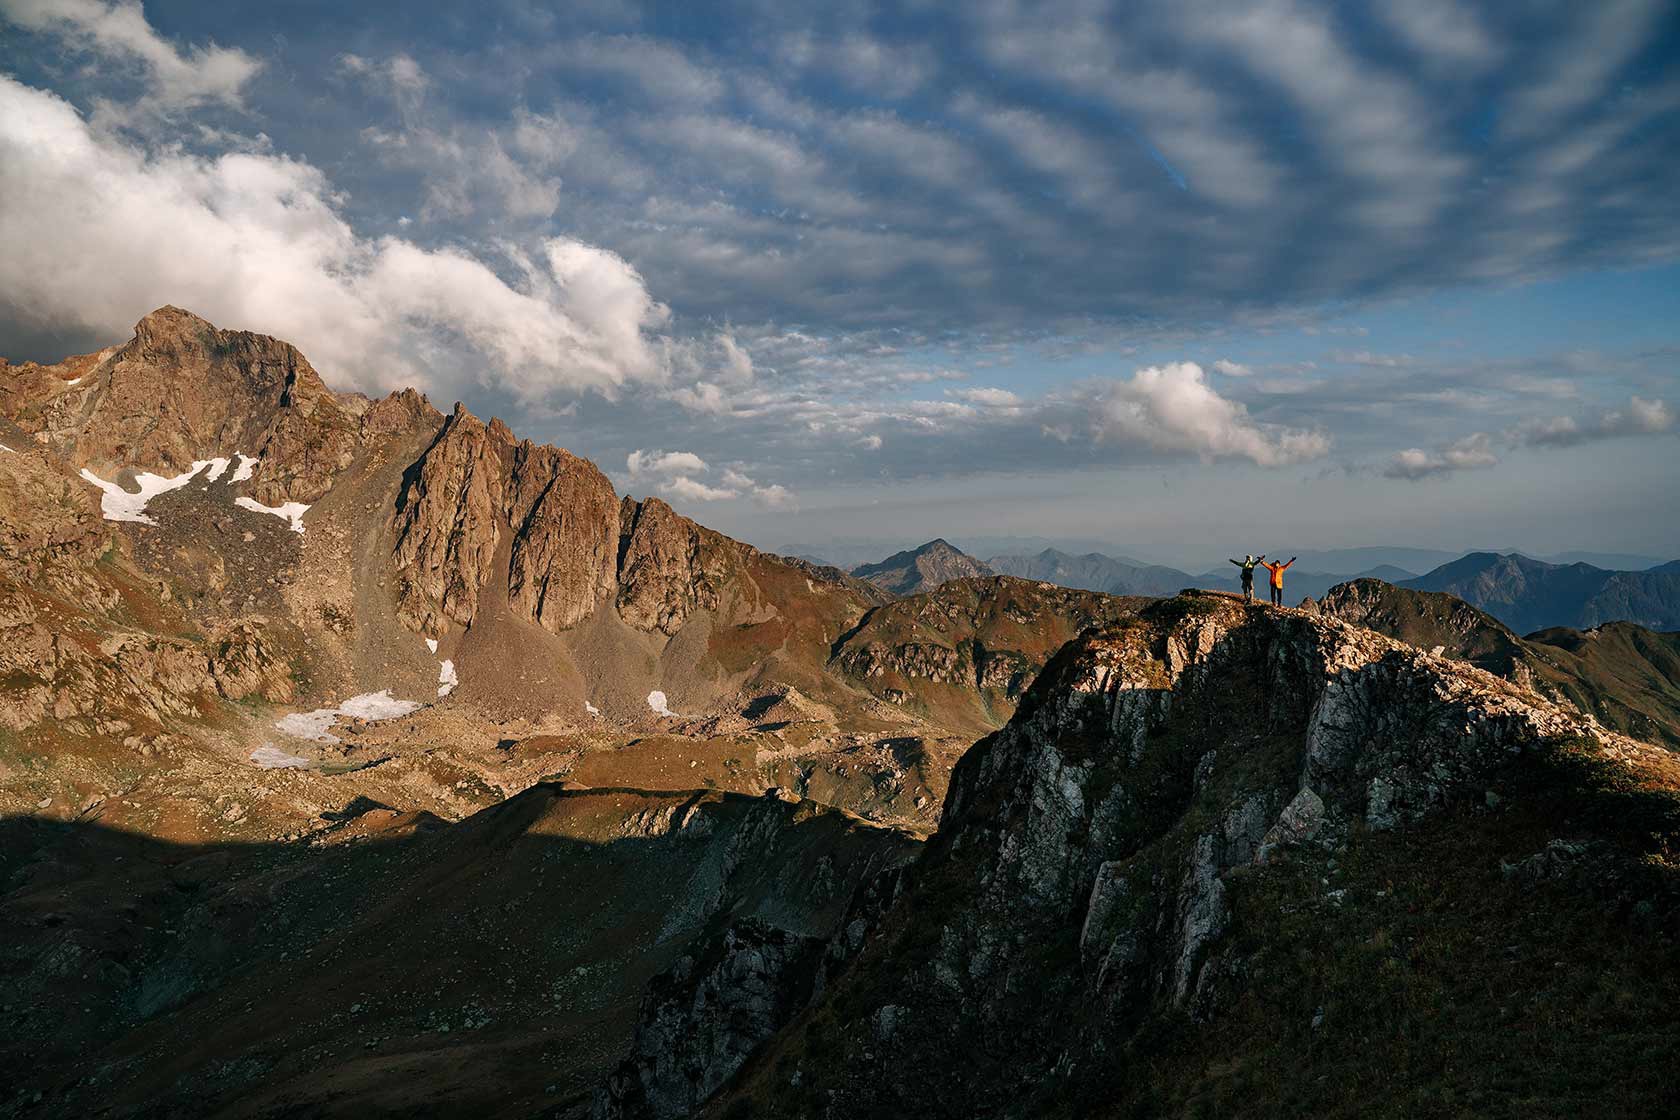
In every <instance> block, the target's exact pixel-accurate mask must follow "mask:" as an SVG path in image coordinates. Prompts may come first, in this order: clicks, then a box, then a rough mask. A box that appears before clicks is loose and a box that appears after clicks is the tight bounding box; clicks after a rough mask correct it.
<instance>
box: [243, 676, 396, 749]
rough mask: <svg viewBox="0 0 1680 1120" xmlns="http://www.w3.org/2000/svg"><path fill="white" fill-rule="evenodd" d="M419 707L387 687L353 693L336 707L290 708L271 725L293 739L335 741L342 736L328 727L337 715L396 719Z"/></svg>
mask: <svg viewBox="0 0 1680 1120" xmlns="http://www.w3.org/2000/svg"><path fill="white" fill-rule="evenodd" d="M421 707H422V705H421V703H420V702H419V701H418V700H399V699H397V698H396V697H394V696H392V695H391V690H390V689H388V688H385V689H381V690H379V691H378V692H364V693H362V694H361V695H360V696H352V697H350V699H348V700H346V701H345V702H344V703H342V704H340V705H339V706H338V707H336V708H316V709H315V710H314V711H312V712H293V713H291V714H290V715H288V716H283V717H281V718H280V719H279V720H277V721H276V722H275V724H274V726H275V727H276V728H277V729H278V730H280V731H283V732H285V733H286V734H287V735H290V736H292V737H293V738H294V739H308V740H310V741H311V742H316V743H337V742H341V741H342V740H340V739H339V737H338V736H337V735H334V734H333V733H332V732H331V731H329V730H327V729H328V728H330V727H331V726H332V725H333V723H334V722H335V721H336V720H337V719H338V718H339V717H340V716H344V717H345V718H347V719H365V720H368V721H370V722H371V721H374V720H382V719H396V718H397V717H398V716H406V715H408V714H409V713H410V712H415V711H418V710H419V709H420V708H421Z"/></svg>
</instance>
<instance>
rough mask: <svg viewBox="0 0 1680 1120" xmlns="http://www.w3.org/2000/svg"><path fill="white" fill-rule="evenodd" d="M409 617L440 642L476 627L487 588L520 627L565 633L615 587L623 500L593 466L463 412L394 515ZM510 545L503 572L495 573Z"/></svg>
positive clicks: (415, 473)
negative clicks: (490, 585) (457, 629)
mask: <svg viewBox="0 0 1680 1120" xmlns="http://www.w3.org/2000/svg"><path fill="white" fill-rule="evenodd" d="M392 520H393V530H394V533H395V538H396V548H395V554H394V562H395V565H396V568H397V576H398V593H397V594H398V604H399V611H400V612H401V617H402V618H403V620H404V621H405V622H407V623H408V624H409V625H410V626H412V627H413V628H414V629H416V630H419V631H422V632H425V633H428V634H441V633H444V632H446V631H447V630H448V629H449V628H450V623H452V622H453V623H458V624H461V625H466V624H468V623H471V622H472V620H473V618H474V616H475V615H476V614H477V613H478V609H479V593H480V590H481V589H482V588H483V587H484V585H485V583H486V582H487V581H488V580H490V579H504V580H505V581H506V586H507V593H508V602H509V605H510V607H511V608H512V609H513V611H514V613H515V614H516V615H518V616H519V617H520V618H523V619H525V620H527V621H530V622H535V623H537V624H539V625H541V626H542V627H544V628H545V629H548V630H552V631H559V630H564V629H566V628H568V627H570V626H573V625H575V624H576V623H577V622H579V621H580V620H582V619H583V618H585V617H587V616H588V615H589V614H590V612H592V611H593V610H594V609H595V608H596V607H597V606H598V605H599V604H601V603H602V602H604V601H606V600H607V599H608V598H609V597H610V595H611V594H612V591H613V589H614V587H615V586H616V583H617V575H616V567H617V552H618V548H617V546H618V498H617V495H616V494H614V492H613V488H612V483H610V482H608V481H607V477H606V476H605V475H603V474H602V473H601V472H600V471H599V470H598V469H597V468H596V467H595V465H594V464H593V463H590V462H588V461H587V460H584V459H579V458H578V457H577V456H575V455H572V454H571V453H570V452H567V451H563V450H561V449H559V448H556V447H550V446H547V445H541V446H539V445H536V444H533V443H532V442H531V441H529V440H522V441H515V440H514V437H513V433H512V432H510V431H509V430H508V428H507V425H505V424H503V423H502V422H501V421H500V420H492V421H491V422H490V423H489V424H488V425H487V424H485V423H484V422H483V421H481V420H479V419H478V417H476V416H474V415H473V414H472V413H470V412H468V411H467V410H466V408H465V407H464V406H462V405H459V404H457V405H456V406H455V412H454V414H453V415H451V416H450V418H449V420H448V422H447V423H446V424H445V425H444V428H443V431H442V432H440V433H439V435H438V438H437V440H436V441H435V442H434V443H433V444H432V446H431V447H430V448H429V449H428V450H427V451H426V453H425V455H424V456H422V457H421V459H420V461H419V462H418V463H417V464H415V466H414V467H413V468H411V469H410V472H409V478H408V481H407V484H406V485H405V487H404V489H403V491H402V494H401V496H400V497H399V499H398V502H397V508H396V511H395V513H394V514H393V518H392ZM504 534H507V535H508V536H510V537H511V541H510V551H509V558H508V560H507V570H506V573H505V574H504V573H502V572H500V571H497V570H495V569H496V565H497V559H496V558H497V553H498V548H499V546H500V545H501V542H502V539H503V535H504Z"/></svg>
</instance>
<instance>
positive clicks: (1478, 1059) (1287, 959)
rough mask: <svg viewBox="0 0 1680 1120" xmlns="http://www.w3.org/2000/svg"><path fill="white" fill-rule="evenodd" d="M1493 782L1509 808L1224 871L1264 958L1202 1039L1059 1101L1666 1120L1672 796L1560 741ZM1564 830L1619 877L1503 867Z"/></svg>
mask: <svg viewBox="0 0 1680 1120" xmlns="http://www.w3.org/2000/svg"><path fill="white" fill-rule="evenodd" d="M1493 788H1494V789H1495V790H1496V791H1498V790H1503V791H1504V792H1503V795H1502V796H1503V800H1502V801H1501V802H1500V803H1499V807H1498V808H1496V809H1487V808H1465V809H1461V810H1459V811H1457V812H1455V813H1454V814H1452V815H1451V816H1449V817H1447V818H1444V819H1440V820H1437V821H1434V822H1432V823H1430V824H1428V825H1426V826H1424V827H1421V828H1418V829H1416V830H1412V831H1408V832H1400V833H1390V834H1379V835H1367V836H1364V837H1361V838H1360V839H1359V840H1358V841H1357V842H1356V843H1354V844H1352V845H1350V846H1349V848H1348V850H1347V851H1345V852H1342V853H1339V854H1336V855H1326V854H1322V853H1320V854H1316V855H1308V854H1305V853H1303V855H1302V856H1301V857H1300V858H1299V859H1298V860H1296V861H1292V862H1290V863H1287V864H1284V865H1281V866H1276V867H1268V868H1256V869H1253V870H1250V871H1246V872H1243V873H1241V874H1239V875H1236V876H1233V877H1232V879H1231V880H1229V883H1230V886H1231V887H1232V889H1233V893H1232V898H1233V904H1234V910H1235V915H1236V917H1235V921H1234V922H1233V926H1234V928H1235V929H1236V930H1238V931H1240V933H1239V934H1238V935H1237V936H1239V937H1240V939H1241V943H1242V945H1241V947H1242V949H1243V950H1244V951H1245V952H1246V953H1248V954H1252V956H1251V961H1252V965H1251V973H1250V980H1249V983H1248V985H1247V987H1246V990H1245V991H1244V992H1243V994H1242V996H1241V997H1240V999H1239V1000H1238V1001H1237V1003H1236V1004H1235V1005H1234V1006H1233V1007H1232V1008H1231V1009H1230V1010H1229V1011H1228V1012H1226V1013H1225V1014H1222V1015H1221V1016H1219V1017H1218V1018H1217V1019H1216V1020H1215V1021H1214V1022H1213V1023H1212V1024H1211V1025H1210V1026H1208V1027H1207V1028H1205V1029H1198V1028H1197V1027H1196V1026H1195V1025H1194V1024H1192V1023H1191V1022H1190V1021H1189V1020H1188V1019H1186V1018H1184V1017H1181V1016H1168V1017H1166V1018H1163V1019H1159V1020H1157V1021H1155V1022H1153V1023H1150V1024H1147V1025H1146V1026H1145V1027H1144V1029H1141V1030H1139V1031H1138V1032H1137V1033H1136V1034H1134V1035H1133V1036H1132V1038H1131V1039H1130V1040H1129V1041H1128V1043H1127V1046H1126V1054H1125V1057H1124V1059H1123V1060H1124V1062H1125V1064H1127V1065H1128V1066H1141V1067H1142V1068H1143V1070H1145V1071H1147V1072H1146V1073H1145V1074H1144V1076H1138V1077H1131V1078H1127V1079H1126V1080H1125V1081H1124V1082H1121V1083H1117V1084H1116V1086H1115V1087H1116V1088H1117V1089H1118V1091H1117V1092H1116V1093H1114V1094H1113V1095H1106V1094H1105V1095H1104V1097H1103V1099H1101V1100H1096V1099H1091V1100H1083V1101H1072V1100H1070V1101H1068V1102H1067V1103H1069V1104H1070V1105H1072V1106H1074V1107H1075V1108H1076V1109H1077V1110H1078V1111H1083V1110H1084V1109H1085V1108H1090V1109H1091V1110H1092V1111H1093V1112H1094V1113H1096V1114H1100V1115H1108V1116H1116V1117H1134V1116H1136V1117H1142V1116H1155V1115H1188V1116H1254V1115H1284V1114H1296V1115H1312V1116H1345V1117H1355V1116H1371V1115H1381V1116H1511V1117H1531V1116H1557V1117H1565V1116H1580V1115H1591V1114H1596V1115H1606V1116H1609V1115H1614V1116H1658V1115H1665V1114H1666V1115H1672V1114H1673V1113H1672V1108H1673V1107H1674V1106H1676V1105H1677V1104H1680V1098H1677V1097H1676V1086H1675V1085H1674V1083H1673V1079H1672V1076H1671V1074H1672V1069H1673V1062H1674V1059H1675V1057H1676V1056H1677V1053H1680V1044H1677V1042H1676V1038H1677V1035H1676V1033H1675V1032H1676V1030H1677V1028H1680V1015H1677V1010H1676V1009H1677V1008H1680V949H1677V945H1676V940H1675V931H1674V929H1673V928H1672V924H1671V922H1672V917H1673V909H1672V908H1673V906H1674V897H1675V891H1676V863H1675V858H1676V855H1677V854H1680V853H1677V851H1676V849H1675V847H1674V845H1675V844H1676V839H1677V837H1680V797H1677V796H1676V794H1675V792H1674V791H1673V789H1660V788H1650V787H1646V786H1641V785H1639V784H1638V783H1636V782H1634V781H1633V780H1631V779H1630V778H1629V777H1628V776H1627V775H1626V774H1625V773H1621V772H1618V771H1615V770H1613V769H1611V768H1610V767H1608V766H1607V765H1605V764H1603V763H1602V762H1599V761H1596V760H1593V759H1589V758H1588V756H1586V755H1585V754H1584V753H1582V752H1577V751H1574V750H1571V749H1568V748H1564V749H1561V750H1559V751H1558V752H1556V753H1555V754H1553V755H1552V756H1551V757H1550V758H1549V759H1546V760H1544V761H1543V762H1542V763H1541V764H1539V765H1538V766H1533V767H1531V768H1527V769H1525V770H1524V771H1513V772H1511V773H1510V774H1509V775H1507V777H1506V779H1505V780H1504V781H1503V782H1500V783H1496V784H1495V786H1494V787H1493ZM1560 835H1561V836H1563V837H1567V838H1575V839H1580V840H1590V839H1597V840H1598V841H1599V842H1600V843H1602V844H1604V845H1606V846H1607V848H1608V849H1609V850H1614V851H1616V852H1618V853H1619V854H1620V855H1621V856H1622V857H1623V858H1624V859H1625V860H1626V861H1627V862H1626V863H1624V864H1622V865H1621V867H1620V869H1619V870H1614V871H1610V870H1606V869H1605V865H1603V864H1600V863H1598V862H1596V861H1594V860H1591V859H1589V860H1588V861H1587V862H1585V863H1583V865H1582V866H1581V869H1580V870H1579V872H1578V873H1576V875H1575V876H1574V877H1569V876H1564V877H1562V878H1560V879H1556V880H1546V881H1541V882H1539V883H1536V882H1533V881H1531V880H1529V879H1527V878H1526V877H1524V876H1523V875H1521V874H1507V873H1505V871H1504V870H1502V868H1503V867H1505V866H1507V865H1515V864H1517V863H1519V862H1520V861H1522V860H1524V859H1526V858H1528V857H1530V856H1531V855H1533V854H1534V853H1535V852H1537V851H1539V850H1540V849H1542V848H1544V847H1545V846H1546V844H1547V842H1548V840H1550V839H1551V838H1554V837H1558V836H1560ZM1326 880H1328V885H1326ZM1331 890H1345V891H1346V892H1347V893H1346V894H1345V895H1344V896H1342V899H1341V901H1340V902H1337V901H1335V900H1333V899H1330V898H1329V897H1327V895H1328V892H1329V891H1331ZM1665 908H1666V912H1667V915H1668V918H1669V919H1670V924H1667V925H1666V927H1665V924H1664V923H1662V922H1661V920H1660V918H1659V915H1661V914H1663V913H1664V911H1665Z"/></svg>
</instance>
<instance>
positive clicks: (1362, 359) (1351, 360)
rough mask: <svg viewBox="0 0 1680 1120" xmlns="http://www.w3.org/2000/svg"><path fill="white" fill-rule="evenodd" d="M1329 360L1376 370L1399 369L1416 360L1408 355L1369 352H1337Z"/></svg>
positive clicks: (1413, 363)
mask: <svg viewBox="0 0 1680 1120" xmlns="http://www.w3.org/2000/svg"><path fill="white" fill-rule="evenodd" d="M1330 360H1331V361H1333V362H1346V363H1348V364H1349V365H1356V366H1373V367H1375V368H1377V369H1399V368H1401V367H1402V366H1410V365H1416V364H1417V359H1416V358H1414V357H1412V356H1411V355H1410V354H1375V353H1372V352H1371V351H1369V350H1353V351H1348V350H1337V351H1336V352H1334V353H1333V354H1331V355H1330Z"/></svg>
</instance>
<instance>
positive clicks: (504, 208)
mask: <svg viewBox="0 0 1680 1120" xmlns="http://www.w3.org/2000/svg"><path fill="white" fill-rule="evenodd" d="M338 61H339V67H340V69H342V70H343V71H345V72H346V73H349V74H352V75H355V76H356V77H358V78H360V79H361V80H362V81H363V82H364V83H366V84H367V85H368V86H370V87H372V88H373V89H374V90H376V91H377V92H379V93H380V94H382V95H384V96H386V97H388V98H389V99H390V100H391V101H392V102H393V103H394V104H395V105H396V107H397V114H398V117H399V119H400V121H401V124H400V127H398V128H397V129H395V130H388V129H380V128H368V129H365V130H363V132H362V139H363V140H364V141H366V142H367V143H368V144H369V145H371V146H372V147H373V148H374V150H375V151H376V152H378V153H379V155H380V157H381V158H382V159H383V160H384V161H385V162H386V163H387V164H389V165H391V166H393V167H403V168H408V169H412V170H414V171H417V172H419V173H420V175H421V177H422V178H423V180H424V182H425V189H426V201H425V205H424V206H423V207H422V209H421V212H420V217H421V219H422V220H424V221H433V220H436V219H439V218H465V217H468V216H470V215H472V214H473V213H475V212H476V211H478V210H480V209H491V210H493V211H495V212H497V213H499V214H501V215H505V216H507V217H511V218H515V219H544V218H550V217H552V216H553V214H554V211H555V210H556V209H557V208H558V207H559V205H560V179H559V177H558V176H555V175H550V174H547V173H546V172H547V171H548V170H549V169H550V168H551V167H552V166H553V163H554V158H553V155H552V152H551V151H550V149H549V148H547V147H545V146H543V145H542V144H541V143H538V142H537V141H535V140H534V139H533V138H532V129H531V128H530V118H529V115H528V114H520V115H518V116H516V118H515V120H516V122H518V123H516V125H515V127H514V129H513V130H512V132H511V134H510V135H507V136H504V134H503V133H501V132H498V131H496V130H494V129H489V130H487V129H485V128H484V127H483V126H482V125H474V126H471V127H468V126H463V125H461V124H459V123H455V122H452V121H449V120H448V119H447V118H446V117H443V118H439V115H438V114H434V113H430V112H429V111H428V106H427V104H426V96H427V93H428V91H429V90H430V89H431V85H432V83H431V79H430V78H429V77H427V75H426V73H425V71H424V70H423V69H422V68H421V66H420V64H419V63H418V62H416V61H415V60H414V59H413V58H412V57H410V56H408V55H406V54H396V55H393V56H392V57H390V58H389V59H387V60H385V61H383V62H374V61H371V60H369V59H366V58H363V57H361V56H360V55H354V54H347V55H343V56H341V57H340V58H339V60H338ZM510 148H511V149H512V151H511V152H510V150H509V149H510ZM516 157H518V158H516Z"/></svg>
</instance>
